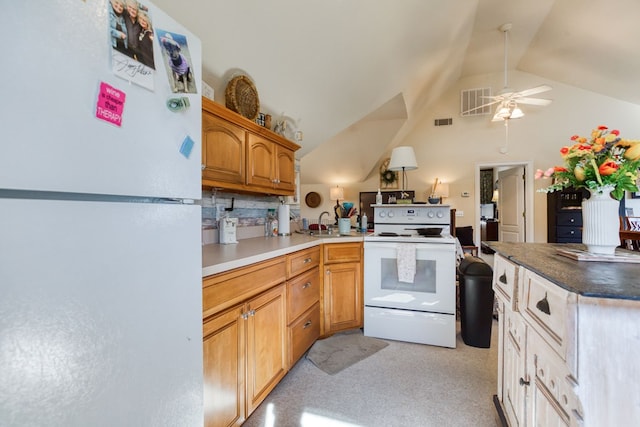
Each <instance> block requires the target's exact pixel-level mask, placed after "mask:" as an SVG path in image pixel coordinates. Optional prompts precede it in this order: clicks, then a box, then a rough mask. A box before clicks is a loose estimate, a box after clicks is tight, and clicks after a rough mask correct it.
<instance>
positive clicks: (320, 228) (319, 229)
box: [318, 211, 329, 234]
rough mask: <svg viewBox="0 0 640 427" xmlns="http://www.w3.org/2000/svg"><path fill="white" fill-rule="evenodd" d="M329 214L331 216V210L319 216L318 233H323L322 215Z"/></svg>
mask: <svg viewBox="0 0 640 427" xmlns="http://www.w3.org/2000/svg"><path fill="white" fill-rule="evenodd" d="M324 214H327V216H329V212H327V211H323V212H322V213H321V214H320V216H319V217H318V234H322V215H324Z"/></svg>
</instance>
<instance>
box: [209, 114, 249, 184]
mask: <svg viewBox="0 0 640 427" xmlns="http://www.w3.org/2000/svg"><path fill="white" fill-rule="evenodd" d="M245 133H246V132H245V130H244V129H242V128H241V127H239V126H235V125H234V124H232V123H229V122H228V121H226V120H223V119H221V118H219V117H217V116H215V115H213V114H211V113H209V112H207V111H204V112H203V113H202V165H203V169H202V178H203V179H210V180H214V181H222V182H228V183H233V184H238V185H243V184H244V175H245V172H244V170H245V139H246V136H245Z"/></svg>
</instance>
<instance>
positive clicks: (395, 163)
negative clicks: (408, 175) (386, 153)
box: [389, 147, 418, 171]
mask: <svg viewBox="0 0 640 427" xmlns="http://www.w3.org/2000/svg"><path fill="white" fill-rule="evenodd" d="M413 169H418V162H417V161H416V154H415V153H414V152H413V147H396V148H394V149H393V151H392V152H391V160H390V161H389V170H392V171H401V170H405V171H410V170H413Z"/></svg>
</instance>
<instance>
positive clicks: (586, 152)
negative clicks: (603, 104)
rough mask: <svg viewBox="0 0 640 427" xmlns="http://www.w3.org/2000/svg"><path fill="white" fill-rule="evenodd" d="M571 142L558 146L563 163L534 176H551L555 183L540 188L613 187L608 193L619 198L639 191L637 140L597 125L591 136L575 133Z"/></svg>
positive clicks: (639, 155)
mask: <svg viewBox="0 0 640 427" xmlns="http://www.w3.org/2000/svg"><path fill="white" fill-rule="evenodd" d="M571 141H573V145H571V146H565V147H562V148H561V149H560V155H561V156H562V159H563V160H564V166H554V167H552V168H549V169H547V170H546V171H543V170H541V169H538V170H537V171H536V174H535V177H536V179H539V178H553V179H554V183H553V184H552V185H550V186H549V187H547V188H544V189H542V190H540V191H543V192H552V191H557V190H562V189H563V188H566V187H574V188H587V189H590V190H596V191H597V190H598V189H601V188H603V187H610V188H613V191H612V192H611V195H612V196H613V197H614V198H615V199H617V200H620V199H621V198H622V197H623V196H624V192H625V191H638V186H637V185H636V181H637V179H638V168H640V140H629V139H622V138H620V132H619V131H617V130H611V131H609V128H607V127H606V126H598V127H597V128H596V129H594V130H593V131H591V138H590V139H587V138H585V137H583V136H579V135H574V136H572V137H571Z"/></svg>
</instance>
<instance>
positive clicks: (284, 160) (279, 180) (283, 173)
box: [276, 145, 296, 191]
mask: <svg viewBox="0 0 640 427" xmlns="http://www.w3.org/2000/svg"><path fill="white" fill-rule="evenodd" d="M276 188H278V189H280V190H284V191H295V189H296V173H295V157H294V153H293V150H290V149H288V148H285V147H282V146H279V145H278V146H276Z"/></svg>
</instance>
